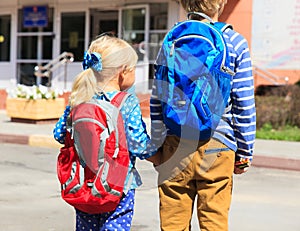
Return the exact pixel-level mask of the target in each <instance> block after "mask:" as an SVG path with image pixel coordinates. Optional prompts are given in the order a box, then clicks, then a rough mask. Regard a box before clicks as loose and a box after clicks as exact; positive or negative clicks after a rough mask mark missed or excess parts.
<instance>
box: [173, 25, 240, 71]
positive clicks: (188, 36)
mask: <svg viewBox="0 0 300 231" xmlns="http://www.w3.org/2000/svg"><path fill="white" fill-rule="evenodd" d="M197 22H199V23H202V24H205V25H206V26H209V25H208V24H207V23H203V22H201V21H197ZM209 27H210V28H211V29H213V30H214V31H215V32H216V33H217V34H218V35H219V37H220V38H221V41H222V45H223V47H224V51H223V58H222V64H221V67H220V69H221V71H222V72H225V73H228V74H230V75H234V74H235V73H234V72H233V71H232V70H231V69H230V68H228V67H226V66H225V59H226V53H227V49H226V44H225V42H224V39H223V37H222V36H221V35H220V32H219V31H218V30H217V29H216V28H214V27H213V26H209ZM193 37H200V38H201V39H203V40H205V41H207V42H208V43H209V44H210V45H211V47H212V48H214V49H216V47H215V46H214V44H213V43H212V42H211V41H210V40H209V39H207V38H206V37H204V36H201V35H185V36H182V37H180V38H178V39H175V40H174V41H173V42H172V46H171V49H170V56H172V55H173V53H174V50H175V43H176V42H178V41H179V40H181V39H185V38H193Z"/></svg>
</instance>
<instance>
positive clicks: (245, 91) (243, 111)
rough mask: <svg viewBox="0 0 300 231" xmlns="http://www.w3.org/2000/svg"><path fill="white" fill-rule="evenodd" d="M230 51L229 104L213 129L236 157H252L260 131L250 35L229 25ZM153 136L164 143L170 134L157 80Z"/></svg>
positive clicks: (228, 43) (215, 136)
mask: <svg viewBox="0 0 300 231" xmlns="http://www.w3.org/2000/svg"><path fill="white" fill-rule="evenodd" d="M224 37H225V41H226V43H227V46H228V49H229V55H230V66H231V69H232V70H234V71H235V73H236V74H235V75H234V76H233V79H232V83H231V85H232V88H231V93H230V98H229V101H228V104H227V106H226V108H225V112H224V114H223V117H222V119H221V121H220V123H219V125H218V126H217V128H216V130H215V132H214V133H213V138H215V139H217V140H219V141H220V142H222V143H224V144H225V145H226V146H227V147H229V148H230V149H232V150H233V151H235V153H236V161H239V160H240V159H246V160H249V161H252V156H253V147H254V141H255V132H256V109H255V99H254V80H253V75H252V62H251V57H250V52H249V47H248V43H247V41H246V39H245V38H244V37H243V36H242V35H240V34H239V33H238V32H236V31H234V30H231V29H227V30H226V31H225V32H224ZM150 109H151V114H150V116H151V137H152V140H153V141H156V142H159V143H162V140H164V137H165V136H166V134H167V128H166V127H165V124H164V123H163V114H162V109H161V102H160V100H159V99H158V97H157V89H156V84H155V81H154V84H153V88H152V95H151V99H150Z"/></svg>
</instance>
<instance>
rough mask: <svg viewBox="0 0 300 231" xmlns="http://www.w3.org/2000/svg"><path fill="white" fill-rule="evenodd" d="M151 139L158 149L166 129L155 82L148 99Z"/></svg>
mask: <svg viewBox="0 0 300 231" xmlns="http://www.w3.org/2000/svg"><path fill="white" fill-rule="evenodd" d="M150 118H151V139H152V142H153V143H155V144H156V146H158V147H160V146H161V145H162V142H163V141H164V140H165V137H166V135H167V129H166V126H165V124H164V122H163V114H162V105H161V101H160V100H159V97H158V94H157V85H156V81H154V82H153V85H152V94H151V98H150Z"/></svg>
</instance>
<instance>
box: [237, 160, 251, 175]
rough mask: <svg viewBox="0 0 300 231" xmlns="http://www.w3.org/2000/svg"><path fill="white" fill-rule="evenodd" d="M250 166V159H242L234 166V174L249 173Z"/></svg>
mask: <svg viewBox="0 0 300 231" xmlns="http://www.w3.org/2000/svg"><path fill="white" fill-rule="evenodd" d="M250 165H251V161H250V159H242V158H241V159H240V160H239V161H236V162H235V164H234V173H235V174H243V173H245V172H247V171H248V169H249V167H250Z"/></svg>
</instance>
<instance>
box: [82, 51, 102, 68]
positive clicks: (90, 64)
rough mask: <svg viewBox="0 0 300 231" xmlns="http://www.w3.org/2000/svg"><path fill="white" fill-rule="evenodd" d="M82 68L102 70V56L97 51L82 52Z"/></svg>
mask: <svg viewBox="0 0 300 231" xmlns="http://www.w3.org/2000/svg"><path fill="white" fill-rule="evenodd" d="M82 67H83V70H86V69H88V68H92V69H93V70H95V71H97V72H100V71H101V70H102V58H101V55H100V54H99V53H97V52H93V53H91V54H89V53H88V52H84V57H83V61H82Z"/></svg>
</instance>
